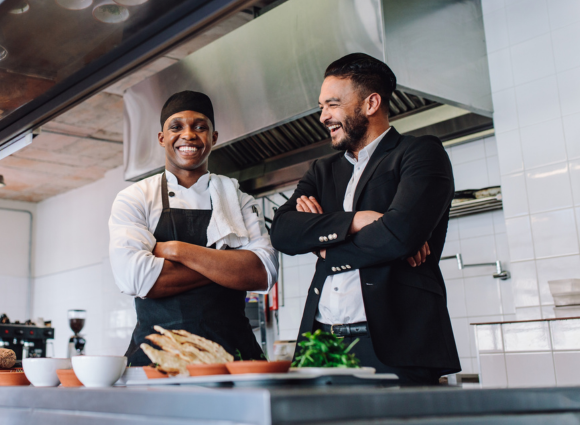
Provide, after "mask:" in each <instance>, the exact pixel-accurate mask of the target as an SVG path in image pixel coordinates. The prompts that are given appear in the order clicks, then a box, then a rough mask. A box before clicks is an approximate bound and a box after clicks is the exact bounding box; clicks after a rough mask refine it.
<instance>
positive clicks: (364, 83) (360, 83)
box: [324, 53, 397, 113]
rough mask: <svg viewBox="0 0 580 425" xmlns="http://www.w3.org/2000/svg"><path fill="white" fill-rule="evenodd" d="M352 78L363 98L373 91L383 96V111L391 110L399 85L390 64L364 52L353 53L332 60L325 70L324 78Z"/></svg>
mask: <svg viewBox="0 0 580 425" xmlns="http://www.w3.org/2000/svg"><path fill="white" fill-rule="evenodd" d="M326 77H337V78H348V79H350V80H351V81H352V82H353V84H354V86H355V88H356V89H357V90H358V91H359V94H360V96H361V98H362V99H364V98H366V97H367V96H369V95H370V94H372V93H378V94H379V95H380V96H381V99H382V103H381V106H382V107H383V111H385V112H386V113H388V111H389V99H390V98H391V95H392V94H393V92H394V91H395V88H396V87H397V77H395V74H394V73H393V71H392V70H391V68H389V66H388V65H387V64H386V63H384V62H382V61H380V60H378V59H375V58H373V57H372V56H369V55H367V54H364V53H351V54H350V55H346V56H343V57H342V58H340V59H338V60H336V61H334V62H332V63H331V64H330V65H328V68H326V71H325V72H324V78H326Z"/></svg>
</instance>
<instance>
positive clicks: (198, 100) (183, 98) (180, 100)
mask: <svg viewBox="0 0 580 425" xmlns="http://www.w3.org/2000/svg"><path fill="white" fill-rule="evenodd" d="M183 111H195V112H199V113H200V114H204V115H205V116H206V117H208V118H209V120H210V121H211V124H212V125H213V127H214V130H215V122H214V120H213V106H212V104H211V100H210V98H209V97H208V96H207V95H206V94H203V93H200V92H197V91H191V90H186V91H182V92H179V93H175V94H174V95H172V96H171V97H170V98H169V99H167V102H165V105H163V109H161V130H163V124H165V121H167V118H169V117H170V116H172V115H174V114H177V113H178V112H183Z"/></svg>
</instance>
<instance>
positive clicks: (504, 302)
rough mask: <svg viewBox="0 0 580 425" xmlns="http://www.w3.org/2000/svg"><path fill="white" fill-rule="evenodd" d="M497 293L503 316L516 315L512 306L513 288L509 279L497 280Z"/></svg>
mask: <svg viewBox="0 0 580 425" xmlns="http://www.w3.org/2000/svg"><path fill="white" fill-rule="evenodd" d="M498 284H499V291H500V294H501V308H502V313H503V314H504V315H507V314H516V307H515V304H514V288H513V285H512V282H511V280H510V279H507V280H501V279H498Z"/></svg>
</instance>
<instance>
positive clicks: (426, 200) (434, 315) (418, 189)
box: [271, 128, 460, 373]
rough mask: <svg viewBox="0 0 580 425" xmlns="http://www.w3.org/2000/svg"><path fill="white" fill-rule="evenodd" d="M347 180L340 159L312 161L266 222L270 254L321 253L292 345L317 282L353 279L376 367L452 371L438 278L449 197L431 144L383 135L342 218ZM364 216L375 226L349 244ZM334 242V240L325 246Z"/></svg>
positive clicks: (312, 310)
mask: <svg viewBox="0 0 580 425" xmlns="http://www.w3.org/2000/svg"><path fill="white" fill-rule="evenodd" d="M352 171H353V166H352V164H350V163H349V162H348V161H347V160H346V158H345V157H344V154H343V153H338V154H336V155H332V156H330V157H327V158H323V159H319V160H316V161H315V162H314V163H313V164H312V166H311V167H310V169H309V170H308V172H307V173H306V174H305V176H304V177H303V178H302V180H300V183H298V187H297V189H296V191H295V192H294V194H293V195H292V198H291V199H290V200H289V201H288V202H286V204H284V205H283V206H282V207H280V208H279V209H278V211H277V212H276V215H275V216H274V221H273V223H272V230H271V238H272V244H273V245H274V247H275V248H277V249H278V250H280V251H281V252H283V253H285V254H289V255H296V254H304V253H307V252H311V251H314V250H318V249H321V248H326V250H327V251H326V260H321V259H320V260H318V262H317V264H316V273H315V275H314V279H313V280H312V284H311V285H310V289H309V291H308V298H307V300H306V306H305V308H304V314H303V317H302V323H301V325H300V333H299V337H298V338H299V341H300V340H301V339H302V338H303V337H302V334H303V333H304V332H309V331H312V328H313V323H314V318H315V315H316V311H317V308H318V302H319V298H320V295H319V294H320V293H322V286H323V285H324V282H325V280H326V277H327V276H329V275H331V274H337V273H343V272H345V271H348V270H354V269H358V270H359V271H360V278H361V285H362V294H363V301H364V306H365V312H366V316H367V321H368V326H369V331H370V335H371V338H372V342H373V346H374V348H375V352H376V355H377V357H378V358H379V359H380V360H381V361H382V362H383V363H385V364H386V365H388V366H394V367H432V368H438V369H441V370H443V371H444V373H451V372H457V371H459V370H460V365H459V358H458V355H457V349H456V346H455V340H454V338H453V331H452V328H451V321H450V319H449V313H448V311H447V298H446V292H445V283H444V281H443V276H442V274H441V271H440V269H439V259H440V258H441V252H442V250H443V245H444V243H445V235H446V233H447V223H448V220H449V208H450V205H451V200H452V199H453V193H454V185H453V173H452V170H451V163H450V161H449V157H448V156H447V153H446V152H445V150H444V149H443V146H442V144H441V141H440V140H439V139H437V138H436V137H432V136H423V137H412V136H401V135H400V134H399V133H398V132H397V131H396V130H395V129H394V128H391V129H390V130H389V132H388V133H387V134H386V135H385V137H384V138H383V140H381V142H380V143H379V145H378V146H377V148H376V150H375V152H374V153H373V155H372V156H371V158H370V160H369V163H368V164H367V166H366V168H365V170H364V172H363V174H362V176H361V178H360V181H359V183H358V185H357V187H356V191H355V196H354V202H353V212H345V211H344V209H343V201H344V196H345V191H346V187H347V185H348V182H349V180H350V178H351V176H352ZM302 195H306V196H314V197H315V198H316V199H317V200H318V201H319V203H320V205H321V206H322V208H323V210H324V213H323V214H311V213H302V212H298V211H296V199H297V198H299V197H300V196H302ZM364 210H372V211H378V212H384V216H383V217H382V218H381V219H379V220H378V221H376V222H374V223H372V224H370V225H368V226H366V227H364V228H363V229H362V230H361V231H360V232H358V233H356V234H355V235H352V236H349V235H348V230H349V227H350V224H351V222H352V219H353V217H354V214H355V212H356V211H364ZM334 234H336V235H337V238H336V239H333V238H328V235H334ZM324 236H326V237H327V239H328V240H324ZM321 237H323V241H321V240H320V239H321ZM425 241H428V242H429V246H430V248H431V255H430V256H428V258H427V262H426V263H424V264H423V265H421V266H420V267H416V268H413V267H411V266H410V265H409V264H408V263H407V261H406V258H408V257H409V256H411V255H414V254H416V253H417V251H418V250H419V249H420V247H421V246H422V245H423V243H424V242H425ZM343 266H344V267H343ZM333 268H334V269H333Z"/></svg>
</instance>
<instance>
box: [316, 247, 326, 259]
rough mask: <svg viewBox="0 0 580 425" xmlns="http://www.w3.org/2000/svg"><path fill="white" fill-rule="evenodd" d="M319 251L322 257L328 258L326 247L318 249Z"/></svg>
mask: <svg viewBox="0 0 580 425" xmlns="http://www.w3.org/2000/svg"><path fill="white" fill-rule="evenodd" d="M318 253H319V254H320V256H321V257H322V259H324V260H326V249H321V250H320V251H318Z"/></svg>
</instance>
